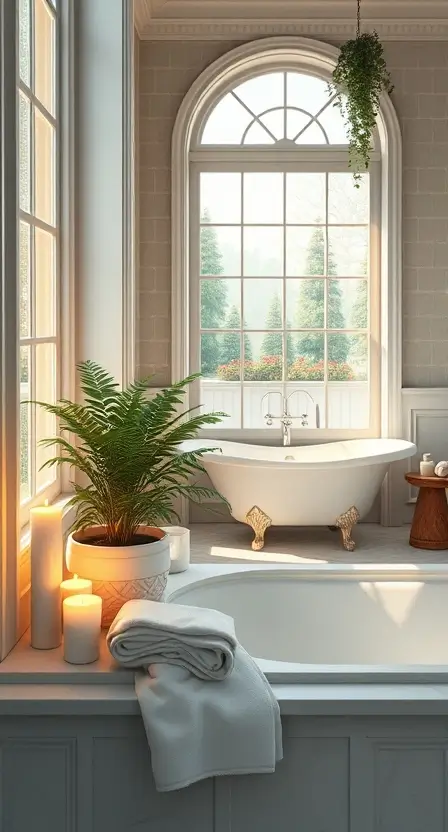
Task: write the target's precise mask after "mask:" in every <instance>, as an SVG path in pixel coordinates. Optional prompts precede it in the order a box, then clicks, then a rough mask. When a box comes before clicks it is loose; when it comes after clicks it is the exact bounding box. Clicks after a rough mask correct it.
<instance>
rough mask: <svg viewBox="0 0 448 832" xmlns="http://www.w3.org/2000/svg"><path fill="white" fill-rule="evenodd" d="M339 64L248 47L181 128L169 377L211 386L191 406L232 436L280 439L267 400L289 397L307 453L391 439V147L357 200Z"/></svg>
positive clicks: (285, 47)
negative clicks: (331, 441) (329, 441)
mask: <svg viewBox="0 0 448 832" xmlns="http://www.w3.org/2000/svg"><path fill="white" fill-rule="evenodd" d="M232 57H233V61H232ZM336 57H337V52H336V50H334V49H333V48H332V47H328V46H326V45H324V44H318V43H313V42H311V41H306V40H304V39H280V38H275V39H270V41H269V42H267V41H262V42H260V43H258V44H248V45H245V46H243V47H240V48H239V49H237V50H234V52H233V53H230V55H227V56H225V57H224V58H223V59H221V60H220V61H218V62H217V63H216V64H215V65H214V66H213V67H212V68H209V70H207V71H206V73H205V76H206V77H204V76H201V78H200V79H198V81H196V83H195V85H193V88H192V90H191V91H190V93H189V94H188V95H187V98H186V100H185V102H184V104H183V106H182V108H181V111H180V113H179V116H178V119H177V123H176V128H175V132H174V137H173V206H174V214H173V221H174V227H173V296H174V297H173V312H174V316H173V317H174V337H175V339H176V337H177V336H181V337H180V338H179V343H178V344H177V346H176V343H175V345H174V367H173V370H174V374H175V375H181V374H182V371H188V372H195V371H200V372H201V373H202V378H201V380H200V382H198V383H197V384H196V385H195V389H194V392H193V393H192V401H191V402H190V403H191V405H195V404H199V403H200V404H203V405H204V407H205V408H206V409H208V410H209V409H214V410H222V411H224V412H226V413H227V414H228V418H227V419H226V420H224V421H223V423H222V425H221V426H220V427H218V428H216V427H215V428H214V430H218V431H219V432H220V435H221V436H223V435H226V436H229V437H234V436H238V437H239V438H245V437H247V438H262V436H263V437H266V438H268V433H267V432H268V431H271V432H272V431H275V430H278V423H277V422H276V421H275V420H274V422H273V424H272V425H269V424H267V423H266V418H265V416H266V413H267V412H268V411H270V412H271V413H273V414H274V415H276V414H277V411H278V410H279V406H280V404H281V400H280V398H279V397H278V396H277V397H270V398H269V399H268V398H267V397H266V393H276V394H279V393H280V394H282V395H283V396H290V394H293V395H291V398H290V400H289V401H290V412H291V413H292V414H293V415H294V416H295V417H297V418H296V420H295V421H294V425H293V430H296V436H295V438H296V439H299V438H300V439H304V440H306V439H307V438H309V439H312V440H313V441H315V438H316V436H317V435H318V436H319V437H320V438H322V439H325V438H340V437H341V438H342V437H344V436H350V437H355V436H378V435H380V434H381V433H383V434H385V433H389V434H390V435H392V432H393V431H391V428H390V425H391V420H390V418H389V417H390V415H391V406H390V396H389V393H388V392H386V393H385V391H384V381H386V379H388V381H391V380H392V376H391V374H390V372H389V370H390V369H391V367H390V361H391V359H392V357H393V355H394V354H395V353H396V354H397V360H398V351H399V350H398V346H397V347H394V348H393V349H391V347H390V338H389V335H387V336H386V335H385V332H386V330H384V322H386V326H387V324H388V307H389V295H390V294H391V295H392V296H393V298H395V299H396V293H395V291H393V292H392V293H391V291H390V278H391V275H390V271H391V270H390V266H391V262H390V252H388V253H387V255H386V256H385V252H384V250H383V251H382V245H383V246H384V245H385V244H387V243H386V239H387V230H388V229H389V232H390V229H391V210H390V205H389V203H388V205H387V206H385V202H384V199H385V197H386V193H385V191H384V189H385V187H386V191H387V193H388V194H389V198H390V188H389V187H388V185H389V181H390V177H391V172H390V170H389V168H388V166H387V165H385V164H384V162H385V160H384V152H383V151H384V148H386V147H387V145H386V139H387V137H386V133H385V130H384V129H383V128H382V126H381V125H379V130H378V132H377V135H375V137H374V141H373V147H372V161H371V166H370V169H369V171H368V172H366V173H365V174H363V175H362V177H361V181H360V183H359V187H356V186H355V182H354V178H353V175H352V173H351V171H350V169H349V166H348V141H347V134H346V129H345V125H344V119H343V116H342V114H341V112H340V110H339V109H338V107H336V106H335V100H334V97H333V96H332V95H331V93H330V91H329V86H328V81H329V79H330V77H331V71H332V68H333V66H334V64H335V60H336ZM388 103H389V104H390V102H388ZM392 112H393V111H392ZM381 133H383V134H384V137H382V135H381ZM383 145H384V147H383ZM388 162H389V163H390V149H389V159H388ZM386 175H387V181H386V180H385V176H386ZM382 191H383V193H382ZM384 210H385V213H386V215H387V216H386V217H383V216H382V212H384ZM395 219H397V218H395ZM384 220H385V221H386V225H385V224H384ZM395 257H396V263H395V266H394V268H395V270H396V279H397V282H398V283H399V265H400V264H399V253H398V251H397V252H396V255H395ZM383 305H386V310H384V312H385V313H386V314H384V312H383V310H382V306H383ZM380 313H381V314H380ZM380 322H381V323H380ZM397 326H398V328H399V325H398V323H397ZM187 333H188V335H187ZM182 341H183V350H184V352H183V355H182V357H181V359H180V361H179V358H180V350H179V346H180V344H181V342H182ZM385 342H387V343H385ZM180 348H181V349H182V347H180ZM395 372H396V370H395ZM382 390H383V395H382ZM384 396H385V397H386V399H387V400H388V401H385V398H384ZM315 405H317V406H318V407H317V408H316V407H315ZM385 408H386V410H385ZM386 411H387V418H386V420H385V418H384V417H385V413H386ZM316 413H318V414H319V415H318V418H316ZM302 415H303V416H302ZM394 416H395V419H397V413H396V409H395V413H394Z"/></svg>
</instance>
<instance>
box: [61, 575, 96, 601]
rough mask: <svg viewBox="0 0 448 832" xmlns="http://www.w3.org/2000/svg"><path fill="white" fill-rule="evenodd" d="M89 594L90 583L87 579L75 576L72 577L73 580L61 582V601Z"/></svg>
mask: <svg viewBox="0 0 448 832" xmlns="http://www.w3.org/2000/svg"><path fill="white" fill-rule="evenodd" d="M91 594H92V581H89V580H88V579H87V578H78V576H77V575H73V578H68V580H66V581H62V583H61V596H62V601H65V599H66V598H70V596H71V595H91Z"/></svg>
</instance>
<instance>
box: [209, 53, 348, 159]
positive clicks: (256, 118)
mask: <svg viewBox="0 0 448 832" xmlns="http://www.w3.org/2000/svg"><path fill="white" fill-rule="evenodd" d="M278 72H281V73H282V74H283V105H282V104H281V103H279V104H278V105H277V106H275V107H269V108H268V109H266V110H264V111H260V112H258V113H256V112H255V111H254V110H253V109H252V108H251V107H249V105H248V104H247V103H246V102H245V101H244V100H243V99H242V98H241V97H240V96H239V95H238V89H239V88H240V87H241V86H242V84H244V83H245V82H246V81H250V80H254V79H256V78H261V77H262V76H263V75H273V74H277V73H278ZM289 75H295V76H309V77H311V78H314V79H317V80H320V81H323V82H324V83H328V81H329V80H330V79H329V78H328V79H324V78H322V77H321V76H317V75H313V74H312V73H311V72H307V71H306V70H300V71H297V69H282V70H277V71H275V70H270V71H269V72H262V73H260V72H257V73H254V74H253V75H250V76H247V77H246V78H244V79H243V80H241V81H240V82H239V83H238V84H237V85H236V86H235V84H233V85H232V86H231V87H229V88H228V89H224V90H223V91H222V93H221V94H220V96H219V98H218V101H216V102H214V103H213V106H211V107H210V108H209V110H208V112H207V113H206V114H205V116H204V118H203V120H202V124H201V125H200V126H199V129H198V132H197V141H196V144H197V146H198V147H201V148H204V147H213V146H215V145H214V144H210V143H208V142H207V143H203V135H204V132H205V129H206V127H207V123H208V121H209V119H210V117H211V116H212V114H213V113H214V111H215V110H216V109H217V108H218V107H219V106H220V104H221V102H222V101H223V100H224V99H225V98H226V96H229V95H230V96H232V98H234V99H235V100H236V101H237V102H238V104H239V105H240V106H242V107H243V109H245V110H246V112H247V113H248V114H249V115H251V116H252V121H251V122H249V124H248V125H247V126H246V127H245V128H244V130H243V134H242V137H241V140H240V142H239V143H238V142H227V143H224V144H222V145H221V146H222V147H241V146H243V145H244V140H245V136H246V134H247V132H248V130H249V129H250V128H251V127H252V125H253V124H254V122H257V123H258V124H259V125H260V127H261V128H262V129H263V130H264V131H265V132H266V133H268V134H269V135H270V136H271V138H272V140H273V145H269V143H265V144H262V145H259V146H260V147H271V150H272V147H275V148H277V147H278V144H280V143H282V142H284V141H287V142H288V143H290V144H291V145H294V144H296V142H297V139H298V138H299V137H300V136H301V135H302V134H303V133H304V132H305V131H306V130H307V129H308V128H309V127H311V125H312V124H313V123H314V124H317V125H318V126H319V128H320V130H321V131H322V133H323V135H324V137H325V139H326V144H327V145H328V146H330V147H338V146H340V147H345V148H346V147H347V146H348V138H347V140H346V141H345V142H343V143H342V144H339V145H338V143H337V142H331V143H330V141H329V138H328V135H327V131H326V130H325V128H324V127H323V125H322V124H321V123H320V121H319V117H320V116H321V115H322V113H324V111H326V110H328V108H329V107H333V105H334V102H335V101H336V98H337V96H336V94H334V95H329V97H328V100H327V101H326V102H325V104H323V106H322V107H320V108H319V110H318V111H317V113H315V114H314V115H312V114H311V113H309V111H307V110H304V109H302V108H300V107H296V106H294V105H290V104H288V94H287V88H288V76H289ZM279 109H283V112H284V120H283V137H282V138H280V139H277V138H276V137H275V136H274V134H273V133H272V132H271V130H270V129H269V128H268V127H267V126H266V125H265V124H264V123H263V122H262V121H261V118H262V117H263V116H264V115H265V114H266V113H268V112H273V111H274V110H279ZM290 110H291V111H293V110H295V111H300V112H303V113H304V114H305V115H308V116H309V121H308V122H307V124H305V126H304V127H303V128H301V130H299V132H298V133H297V134H296V135H295V136H294V138H293V139H288V138H287V115H288V112H289V111H290ZM341 120H342V122H343V116H342V114H341ZM216 146H219V145H216ZM256 146H257V145H256V144H253V145H251V147H256ZM310 146H311V147H313V146H316V145H314V144H313V143H311V145H310Z"/></svg>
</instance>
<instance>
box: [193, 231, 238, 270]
mask: <svg viewBox="0 0 448 832" xmlns="http://www.w3.org/2000/svg"><path fill="white" fill-rule="evenodd" d="M201 274H216V275H220V274H224V275H230V276H235V277H236V276H238V275H240V274H241V231H240V229H239V228H226V227H223V226H216V225H209V226H206V225H205V226H202V228H201Z"/></svg>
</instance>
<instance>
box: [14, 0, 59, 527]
mask: <svg viewBox="0 0 448 832" xmlns="http://www.w3.org/2000/svg"><path fill="white" fill-rule="evenodd" d="M44 3H45V6H46V8H47V10H48V11H49V13H50V15H51V17H52V19H53V37H54V42H53V58H54V63H53V79H52V80H53V101H54V111H55V112H54V114H52V113H51V112H50V111H49V110H48V109H47V108H46V107H45V105H44V104H43V103H42V101H41V100H40V99H39V98H38V97H37V95H36V94H35V80H36V54H35V32H36V28H35V7H36V0H30V3H29V20H28V26H29V36H28V45H29V56H30V58H29V73H30V74H29V81H30V84H29V86H28V84H26V83H25V81H24V80H23V79H22V78H21V76H20V72H19V55H18V57H17V67H16V73H17V100H18V98H19V95H20V94H22V95H23V96H24V97H25V99H26V100H27V101H28V102H29V105H30V148H29V151H30V165H29V189H30V211H25V210H23V209H22V208H19V213H18V224H19V227H20V223H21V222H23V223H24V224H25V225H26V227H27V228H28V231H29V239H30V249H29V288H28V303H29V309H28V316H29V334H28V336H26V337H20V341H19V343H20V347H25V348H27V349H28V354H29V365H28V366H29V373H28V393H27V398H28V399H30V400H34V399H35V394H36V388H37V382H36V362H37V353H36V349H37V348H38V347H39V345H44V344H51V345H54V353H53V355H54V369H55V373H56V377H55V378H52V380H51V386H52V387H53V388H54V389H55V392H56V397H58V396H59V384H60V379H59V328H60V322H59V304H60V285H59V284H60V257H61V255H60V240H59V237H60V235H59V224H60V192H59V181H60V118H59V112H60V100H59V83H58V80H59V77H60V66H59V64H60V50H59V41H60V32H59V26H60V16H59V9H57V8H55V5H54V4H52V3H51V2H49V0H44ZM16 31H17V37H19V36H20V23H19V22H18V24H17V30H16ZM18 52H19V50H18ZM36 112H38V113H40V115H41V116H42V117H43V118H44V119H45V120H46V121H47V122H48V123H49V124H50V125H51V128H52V130H53V131H54V134H53V146H52V157H51V175H52V189H53V193H52V212H53V221H54V223H53V224H51V223H48V222H46V221H45V220H42V219H41V218H40V217H37V216H36V175H35V174H36V136H35V121H36V115H35V113H36ZM18 158H19V157H18ZM36 229H40V230H42V231H45V232H46V233H48V234H49V235H51V237H52V239H53V252H52V258H53V271H54V284H53V314H52V317H53V334H52V335H46V336H36V289H37V287H36V233H35V232H36ZM28 408H29V409H28V418H29V420H30V424H29V429H28V436H29V446H28V466H29V474H28V481H29V483H30V492H29V494H28V495H27V496H26V497H25V499H22V487H21V482H20V478H19V486H20V488H21V492H20V497H21V499H20V503H21V519H22V521H23V522H25V521H26V519H27V512H28V509H29V508H30V507H31V506H32V505H33V504H34V503H36V502H41V500H42V495H48V496H49V497H50V498H51V497H53V496H55V495H56V493H57V492H58V491H59V490H60V476H59V473H58V472H55V471H53V472H52V475H51V477H50V476H49V479H48V481H47V482H46V484H45V486H43V488H41V489H39V491H37V489H36V482H37V473H38V472H37V470H36V457H37V441H36V406H33V405H31V406H28Z"/></svg>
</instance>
